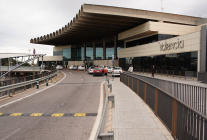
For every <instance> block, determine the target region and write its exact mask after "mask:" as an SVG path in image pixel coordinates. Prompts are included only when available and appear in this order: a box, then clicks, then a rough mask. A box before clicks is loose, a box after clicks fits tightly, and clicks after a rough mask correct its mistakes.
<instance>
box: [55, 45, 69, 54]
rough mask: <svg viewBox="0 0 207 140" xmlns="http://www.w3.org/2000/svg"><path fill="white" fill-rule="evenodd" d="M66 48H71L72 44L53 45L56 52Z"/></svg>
mask: <svg viewBox="0 0 207 140" xmlns="http://www.w3.org/2000/svg"><path fill="white" fill-rule="evenodd" d="M65 48H71V45H65V46H55V47H53V52H56V51H63V49H65Z"/></svg>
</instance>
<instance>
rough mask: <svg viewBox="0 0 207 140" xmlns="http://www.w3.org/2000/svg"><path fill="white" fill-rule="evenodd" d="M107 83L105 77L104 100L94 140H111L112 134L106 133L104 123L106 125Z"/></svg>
mask: <svg viewBox="0 0 207 140" xmlns="http://www.w3.org/2000/svg"><path fill="white" fill-rule="evenodd" d="M108 84H109V83H108V82H107V78H106V77H105V84H104V89H103V90H104V92H105V100H104V107H103V111H102V115H101V120H100V123H99V126H98V130H97V132H96V136H95V139H94V140H98V139H101V140H102V139H103V140H113V139H114V133H113V132H106V123H107V115H108V102H109V100H108V97H109V93H108Z"/></svg>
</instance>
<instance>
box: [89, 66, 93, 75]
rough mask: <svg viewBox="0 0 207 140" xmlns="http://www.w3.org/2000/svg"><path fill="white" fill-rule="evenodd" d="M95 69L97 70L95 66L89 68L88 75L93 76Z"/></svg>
mask: <svg viewBox="0 0 207 140" xmlns="http://www.w3.org/2000/svg"><path fill="white" fill-rule="evenodd" d="M94 68H95V67H94V66H91V67H89V68H88V74H92V73H93V69H94Z"/></svg>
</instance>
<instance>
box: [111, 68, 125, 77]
mask: <svg viewBox="0 0 207 140" xmlns="http://www.w3.org/2000/svg"><path fill="white" fill-rule="evenodd" d="M122 72H123V71H122V68H121V67H114V68H113V69H112V76H120V73H122Z"/></svg>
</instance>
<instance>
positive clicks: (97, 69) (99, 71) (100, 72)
mask: <svg viewBox="0 0 207 140" xmlns="http://www.w3.org/2000/svg"><path fill="white" fill-rule="evenodd" d="M103 74H104V71H103V69H102V68H100V67H95V68H94V69H93V76H95V75H103Z"/></svg>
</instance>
